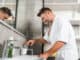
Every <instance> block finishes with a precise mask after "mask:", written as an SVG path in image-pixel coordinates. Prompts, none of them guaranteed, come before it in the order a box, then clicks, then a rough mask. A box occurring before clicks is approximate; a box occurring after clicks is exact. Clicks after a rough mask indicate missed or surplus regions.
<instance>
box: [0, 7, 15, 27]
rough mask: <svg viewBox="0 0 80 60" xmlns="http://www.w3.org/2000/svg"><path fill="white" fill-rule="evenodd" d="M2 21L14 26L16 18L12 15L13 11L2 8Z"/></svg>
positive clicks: (0, 16) (0, 14)
mask: <svg viewBox="0 0 80 60" xmlns="http://www.w3.org/2000/svg"><path fill="white" fill-rule="evenodd" d="M0 20H2V21H5V22H6V23H8V24H9V25H11V26H14V17H13V15H12V13H11V10H10V9H9V8H7V7H1V8H0Z"/></svg>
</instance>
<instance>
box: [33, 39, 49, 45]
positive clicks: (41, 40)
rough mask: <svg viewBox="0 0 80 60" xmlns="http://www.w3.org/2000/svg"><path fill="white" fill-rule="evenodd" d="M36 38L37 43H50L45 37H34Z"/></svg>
mask: <svg viewBox="0 0 80 60" xmlns="http://www.w3.org/2000/svg"><path fill="white" fill-rule="evenodd" d="M34 40H36V43H42V44H46V43H48V42H47V41H46V40H45V39H43V38H40V39H34Z"/></svg>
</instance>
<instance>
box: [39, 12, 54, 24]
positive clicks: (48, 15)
mask: <svg viewBox="0 0 80 60" xmlns="http://www.w3.org/2000/svg"><path fill="white" fill-rule="evenodd" d="M40 17H41V19H42V22H44V24H48V23H49V22H52V21H53V15H52V12H50V11H46V12H44V13H42V14H41V16H40Z"/></svg>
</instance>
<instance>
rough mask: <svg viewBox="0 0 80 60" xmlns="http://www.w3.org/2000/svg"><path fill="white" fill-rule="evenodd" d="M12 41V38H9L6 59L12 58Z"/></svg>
mask: <svg viewBox="0 0 80 60" xmlns="http://www.w3.org/2000/svg"><path fill="white" fill-rule="evenodd" d="M13 41H14V39H13V37H10V38H9V40H8V58H12V56H13V45H14V43H13Z"/></svg>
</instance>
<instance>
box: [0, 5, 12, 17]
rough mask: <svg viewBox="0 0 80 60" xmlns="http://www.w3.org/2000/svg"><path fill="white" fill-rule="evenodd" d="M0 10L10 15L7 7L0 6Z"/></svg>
mask: <svg viewBox="0 0 80 60" xmlns="http://www.w3.org/2000/svg"><path fill="white" fill-rule="evenodd" d="M0 11H2V12H3V13H6V14H8V15H9V16H12V13H11V10H10V9H9V8H7V7H1V8H0Z"/></svg>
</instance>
